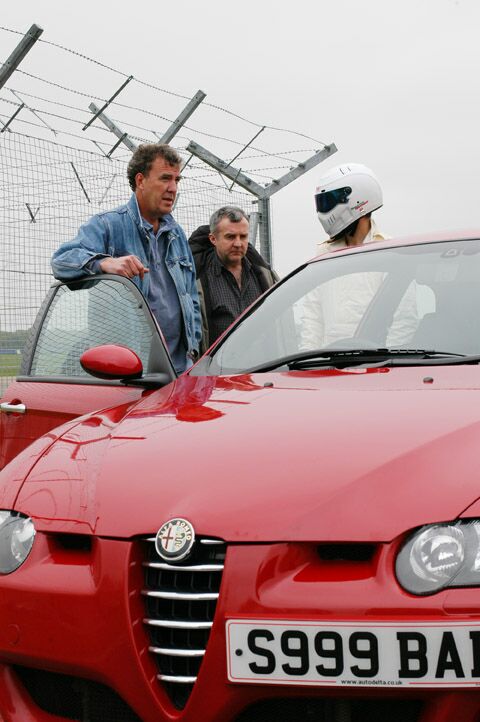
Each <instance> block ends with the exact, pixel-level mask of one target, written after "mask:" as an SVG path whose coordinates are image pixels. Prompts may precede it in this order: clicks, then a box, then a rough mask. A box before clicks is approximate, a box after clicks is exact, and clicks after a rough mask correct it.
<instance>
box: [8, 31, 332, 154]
mask: <svg viewBox="0 0 480 722" xmlns="http://www.w3.org/2000/svg"><path fill="white" fill-rule="evenodd" d="M0 30H4V31H6V32H12V33H16V34H20V35H24V33H21V32H20V31H17V30H13V29H12V28H6V27H4V26H0ZM38 42H40V43H43V44H45V45H50V46H52V47H55V48H58V49H59V50H62V51H64V52H66V53H69V54H71V55H74V56H76V57H78V58H81V59H82V60H86V61H88V62H90V63H93V64H94V65H97V66H99V67H101V68H104V69H105V70H109V71H111V72H113V73H116V74H117V75H120V76H122V77H124V78H129V77H132V76H131V75H130V74H127V73H124V72H122V71H120V70H117V69H116V68H112V67H111V66H109V65H106V64H105V63H102V62H101V61H99V60H96V59H95V58H91V57H89V56H88V55H84V54H83V53H80V52H79V51H77V50H72V49H71V48H67V47H66V46H64V45H60V44H58V43H54V42H52V41H50V40H44V39H42V38H39V40H38ZM134 80H135V81H136V82H137V83H138V84H139V85H142V86H143V87H146V88H150V89H151V90H156V91H158V92H160V93H165V94H167V95H170V96H172V97H176V98H181V99H182V100H190V98H189V96H187V95H182V94H180V93H175V92H174V91H172V90H167V89H166V88H160V87H159V86H157V85H154V84H153V83H148V82H146V81H143V80H139V78H134ZM76 92H79V91H76ZM204 105H205V106H206V107H209V108H212V109H214V110H217V111H220V112H222V113H226V114H227V115H230V116H232V117H234V118H237V119H238V120H242V121H243V122H245V123H248V124H249V125H252V126H254V127H255V128H268V129H269V130H273V131H275V132H281V133H291V134H292V135H297V136H299V137H301V138H305V139H307V140H311V141H312V142H314V143H318V144H320V145H323V146H325V145H326V143H325V142H324V141H322V140H318V139H317V138H313V137H312V136H309V135H307V134H306V133H300V132H299V131H296V130H290V129H288V128H278V127H276V126H272V125H268V124H267V123H258V122H256V121H253V120H250V119H249V118H246V117H245V116H243V115H240V114H239V113H235V112H234V111H232V110H229V109H228V108H224V107H223V106H221V105H215V104H213V103H209V102H208V101H207V102H204Z"/></svg>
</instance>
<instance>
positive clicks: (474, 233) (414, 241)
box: [309, 228, 480, 263]
mask: <svg viewBox="0 0 480 722" xmlns="http://www.w3.org/2000/svg"><path fill="white" fill-rule="evenodd" d="M478 239H480V229H479V228H474V229H467V230H465V229H463V230H458V231H443V232H439V231H437V232H434V233H417V234H415V235H410V236H399V237H398V238H387V239H385V240H382V241H374V242H371V243H366V244H363V245H360V246H347V247H346V248H337V249H334V250H332V251H330V252H329V253H321V254H320V255H318V256H314V257H313V258H311V259H310V261H309V263H315V262H317V261H321V260H324V259H325V258H331V257H332V256H333V255H336V254H339V253H340V254H346V253H348V254H350V253H365V252H368V251H372V250H374V249H375V250H380V249H381V248H391V247H392V246H415V245H420V244H424V243H441V242H444V241H474V240H478Z"/></svg>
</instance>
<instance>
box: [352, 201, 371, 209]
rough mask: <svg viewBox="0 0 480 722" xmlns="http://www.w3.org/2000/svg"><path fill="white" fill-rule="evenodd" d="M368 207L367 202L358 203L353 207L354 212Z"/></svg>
mask: <svg viewBox="0 0 480 722" xmlns="http://www.w3.org/2000/svg"><path fill="white" fill-rule="evenodd" d="M366 205H368V201H360V202H359V203H357V205H355V206H353V210H354V211H360V210H361V209H362V208H364V206H366Z"/></svg>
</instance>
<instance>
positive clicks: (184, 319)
mask: <svg viewBox="0 0 480 722" xmlns="http://www.w3.org/2000/svg"><path fill="white" fill-rule="evenodd" d="M181 160H182V159H181V157H180V156H179V155H178V153H177V152H176V151H175V150H174V149H173V148H170V146H168V145H161V144H160V143H151V144H145V145H140V146H139V147H138V148H137V150H136V151H135V153H134V154H133V155H132V157H131V159H130V162H129V164H128V168H127V177H128V182H129V184H130V187H131V189H132V191H133V194H132V197H131V198H130V200H129V201H128V203H127V204H126V205H123V206H120V207H119V208H116V209H115V210H113V211H105V212H103V213H97V215H95V216H93V217H92V218H90V220H88V221H87V222H86V223H84V224H83V225H82V226H81V227H80V229H79V231H78V234H77V236H76V237H75V238H74V239H73V240H72V241H67V242H66V243H63V244H62V245H61V246H60V248H58V250H56V251H55V253H54V254H53V256H52V269H53V274H54V276H55V278H58V279H59V280H60V281H71V280H75V279H78V278H85V277H87V276H89V275H94V274H98V273H115V274H118V275H120V276H126V277H127V278H131V279H132V280H133V282H134V283H135V284H136V285H137V286H138V287H139V289H140V290H141V291H142V293H143V295H144V296H145V298H146V299H147V301H148V303H149V305H150V308H151V310H152V313H153V315H154V316H155V318H156V320H157V322H158V324H159V326H160V328H161V330H162V333H163V336H164V338H165V341H166V344H167V347H168V350H169V352H170V356H171V358H172V361H173V364H174V366H175V369H176V371H177V373H182V371H185V369H186V368H188V367H189V366H191V364H192V360H194V359H195V358H196V356H197V355H198V349H199V345H200V339H201V335H202V331H201V320H200V309H199V302H198V292H197V288H196V283H195V266H194V264H193V258H192V254H191V251H190V248H189V245H188V243H187V239H186V237H185V233H184V232H183V229H182V228H181V227H180V226H179V225H178V223H177V222H176V221H175V219H174V218H173V216H172V215H171V210H172V207H173V204H174V201H175V197H176V195H177V186H178V182H179V181H180V165H181Z"/></svg>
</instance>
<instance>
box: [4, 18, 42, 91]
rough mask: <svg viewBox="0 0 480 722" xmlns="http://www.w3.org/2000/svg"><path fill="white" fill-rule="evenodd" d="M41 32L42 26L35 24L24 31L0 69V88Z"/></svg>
mask: <svg viewBox="0 0 480 722" xmlns="http://www.w3.org/2000/svg"><path fill="white" fill-rule="evenodd" d="M42 33H43V28H41V27H39V26H38V25H35V24H33V25H32V26H31V27H30V29H29V30H28V32H26V33H25V35H24V36H23V38H22V40H20V42H19V43H18V45H17V47H16V48H15V50H14V51H13V52H12V53H11V54H10V56H9V57H8V58H7V60H6V61H5V63H4V64H3V66H2V68H1V69H0V88H3V86H4V85H5V83H6V82H7V80H8V79H9V77H10V76H11V74H12V73H13V72H14V71H15V70H16V69H17V68H18V66H19V65H20V63H21V62H22V60H23V58H24V57H25V55H26V54H27V53H28V51H29V50H31V49H32V47H33V46H34V45H35V43H36V42H37V40H38V38H39V37H40V35H41V34H42Z"/></svg>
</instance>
